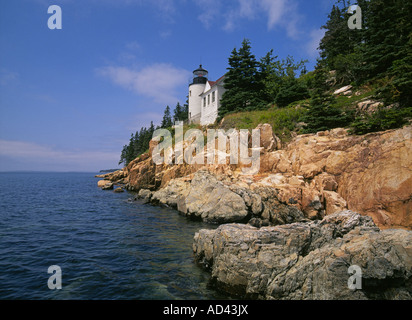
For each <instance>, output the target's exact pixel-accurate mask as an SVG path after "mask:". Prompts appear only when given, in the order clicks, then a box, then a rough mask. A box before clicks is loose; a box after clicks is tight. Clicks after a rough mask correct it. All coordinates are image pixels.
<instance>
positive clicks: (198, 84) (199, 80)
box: [189, 65, 209, 123]
mask: <svg viewBox="0 0 412 320" xmlns="http://www.w3.org/2000/svg"><path fill="white" fill-rule="evenodd" d="M208 75H209V73H208V72H207V70H205V69H203V67H202V65H200V66H199V68H198V69H196V70H194V71H193V81H192V83H191V84H190V85H189V123H200V118H201V111H202V110H201V109H202V100H203V97H202V96H201V95H202V93H203V92H204V90H205V87H206V84H207V81H208V80H207V78H208Z"/></svg>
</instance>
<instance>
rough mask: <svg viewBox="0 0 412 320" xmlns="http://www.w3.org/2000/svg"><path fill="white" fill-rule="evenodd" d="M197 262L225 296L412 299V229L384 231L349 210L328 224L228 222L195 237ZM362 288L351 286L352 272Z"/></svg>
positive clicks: (325, 221) (310, 298)
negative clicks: (358, 273)
mask: <svg viewBox="0 0 412 320" xmlns="http://www.w3.org/2000/svg"><path fill="white" fill-rule="evenodd" d="M193 250H194V253H195V259H196V261H197V262H198V263H199V264H200V265H202V266H203V267H205V268H206V269H208V270H210V271H211V275H212V282H213V283H214V284H215V285H216V286H217V287H218V288H219V289H220V290H223V291H226V292H228V293H230V294H233V295H236V296H238V297H242V298H257V299H277V300H278V299H288V300H289V299H298V300H301V299H309V300H312V299H322V300H325V299H332V300H335V299H340V300H344V299H348V300H353V299H412V231H406V230H384V231H380V230H379V229H378V228H377V227H376V225H375V224H374V223H373V220H372V219H371V218H370V217H365V216H361V215H360V214H357V213H354V212H351V211H343V212H339V213H335V214H332V215H330V216H327V217H326V218H325V219H324V220H322V221H316V222H309V223H293V224H288V225H282V226H276V227H263V228H260V229H258V228H255V227H252V226H250V225H240V224H226V225H222V226H220V227H219V228H218V229H216V230H200V231H199V232H198V233H196V235H195V237H194V244H193ZM351 266H356V267H358V268H360V270H361V284H362V289H359V290H353V288H350V287H349V286H348V283H349V280H350V277H351V275H352V274H350V273H349V267H351Z"/></svg>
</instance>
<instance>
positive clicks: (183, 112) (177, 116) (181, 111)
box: [173, 102, 188, 123]
mask: <svg viewBox="0 0 412 320" xmlns="http://www.w3.org/2000/svg"><path fill="white" fill-rule="evenodd" d="M187 118H188V111H187V109H186V108H185V107H184V106H181V105H180V103H179V102H178V103H177V105H176V107H175V109H174V111H173V121H174V122H175V123H176V121H185V120H187Z"/></svg>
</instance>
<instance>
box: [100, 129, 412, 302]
mask: <svg viewBox="0 0 412 320" xmlns="http://www.w3.org/2000/svg"><path fill="white" fill-rule="evenodd" d="M259 129H260V130H261V142H260V143H261V144H260V153H261V159H260V172H259V174H256V175H253V176H247V175H243V174H242V172H241V166H240V165H229V164H225V165H208V166H202V165H195V166H194V165H174V166H170V165H168V166H167V165H160V166H156V165H155V164H154V163H153V161H152V158H151V156H150V155H149V154H145V155H143V156H141V157H139V158H138V159H136V160H135V161H133V162H132V163H130V164H129V166H128V167H127V168H125V169H123V170H120V171H117V172H114V173H111V174H106V175H101V176H99V177H100V178H104V179H105V180H102V181H99V185H100V186H101V187H103V188H107V186H108V185H109V186H110V185H111V184H112V183H115V184H123V185H125V186H126V187H127V189H129V190H132V191H136V192H138V194H137V198H140V199H142V200H143V201H145V202H147V203H152V204H156V205H165V206H169V207H172V208H175V209H177V210H178V211H179V212H180V213H181V214H184V215H186V216H188V217H190V218H192V219H198V220H203V221H206V222H211V223H217V224H222V225H221V226H219V227H218V228H217V229H215V230H206V229H205V230H200V231H199V232H198V233H197V234H196V235H195V237H194V243H193V251H194V255H195V260H196V261H197V262H198V263H199V264H200V265H201V266H202V267H204V268H205V269H207V270H209V271H210V272H211V278H212V282H213V283H214V284H215V285H216V287H218V288H219V289H220V290H222V291H224V292H227V293H230V294H233V295H236V296H238V297H242V298H253V299H255V298H257V299H299V300H300V299H322V300H324V299H339V300H341V299H350V300H353V299H409V300H410V299H412V245H411V244H412V231H409V230H404V229H412V215H411V206H412V153H411V150H412V126H406V127H404V128H402V129H398V130H390V131H386V132H380V133H373V134H368V135H364V136H351V135H349V134H348V132H347V131H346V130H344V129H334V130H331V131H326V132H319V133H317V134H314V135H300V136H296V137H295V138H294V139H293V140H292V141H291V142H290V143H289V144H288V145H287V146H282V144H281V142H280V140H279V139H278V138H277V137H276V136H275V135H274V134H273V132H272V128H271V127H270V126H269V125H260V126H259ZM154 147H155V143H154V142H151V145H150V150H151V151H152V150H153V148H154ZM352 267H355V268H358V269H357V270H358V271H359V272H360V273H361V274H360V278H357V280H356V281H355V282H356V285H359V284H361V287H355V289H354V288H351V287H350V279H351V275H352V273H351V268H352ZM358 282H360V283H358Z"/></svg>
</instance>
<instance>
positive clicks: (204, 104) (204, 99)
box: [203, 97, 206, 108]
mask: <svg viewBox="0 0 412 320" xmlns="http://www.w3.org/2000/svg"><path fill="white" fill-rule="evenodd" d="M203 106H204V107H205V108H206V97H204V98H203Z"/></svg>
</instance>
